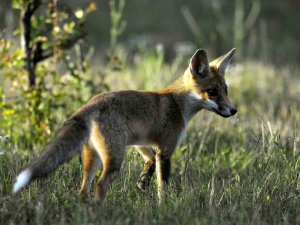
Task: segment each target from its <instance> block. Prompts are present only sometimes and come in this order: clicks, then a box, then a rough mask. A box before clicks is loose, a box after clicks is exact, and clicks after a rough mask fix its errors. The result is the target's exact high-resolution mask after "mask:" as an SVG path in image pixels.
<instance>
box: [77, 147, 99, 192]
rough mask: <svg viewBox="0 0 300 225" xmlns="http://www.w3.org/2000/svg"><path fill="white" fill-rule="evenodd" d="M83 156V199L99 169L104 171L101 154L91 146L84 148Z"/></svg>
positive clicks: (81, 190) (81, 189)
mask: <svg viewBox="0 0 300 225" xmlns="http://www.w3.org/2000/svg"><path fill="white" fill-rule="evenodd" d="M81 156H82V162H83V175H82V184H81V188H80V191H79V194H80V196H81V197H84V196H85V194H86V193H87V192H88V191H89V189H90V186H91V183H92V181H93V180H94V178H95V176H96V173H97V171H98V169H99V168H100V169H102V168H101V166H102V165H101V160H100V157H99V154H98V153H97V152H96V151H95V149H94V148H93V147H92V145H90V144H86V145H84V146H83V149H82V152H81Z"/></svg>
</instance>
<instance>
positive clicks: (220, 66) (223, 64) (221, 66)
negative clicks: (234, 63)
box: [209, 48, 236, 75]
mask: <svg viewBox="0 0 300 225" xmlns="http://www.w3.org/2000/svg"><path fill="white" fill-rule="evenodd" d="M235 50H236V49H235V48H233V49H232V50H231V51H229V52H228V53H227V54H225V55H222V56H220V57H219V58H217V59H215V60H214V61H212V62H210V63H209V66H210V67H213V68H215V69H217V71H218V72H219V73H220V74H223V75H224V74H225V70H226V68H227V66H228V64H229V62H230V60H231V59H232V57H233V55H234V53H235Z"/></svg>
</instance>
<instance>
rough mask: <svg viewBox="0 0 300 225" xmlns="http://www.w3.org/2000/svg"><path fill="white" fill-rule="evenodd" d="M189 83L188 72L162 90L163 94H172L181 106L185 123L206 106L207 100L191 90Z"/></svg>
mask: <svg viewBox="0 0 300 225" xmlns="http://www.w3.org/2000/svg"><path fill="white" fill-rule="evenodd" d="M189 87H190V85H188V84H187V79H186V74H185V75H183V76H181V77H180V78H178V79H177V80H176V81H175V82H173V83H171V84H170V85H168V86H167V87H166V88H164V89H162V90H160V91H159V92H160V93H161V94H171V95H172V96H173V98H174V100H175V102H176V104H177V105H178V106H179V108H180V111H181V113H182V117H183V119H184V121H185V125H187V124H188V122H189V121H190V120H191V118H192V117H193V116H194V115H195V114H196V113H197V112H199V111H200V110H201V109H203V108H204V104H205V102H204V101H203V100H202V99H201V97H200V96H199V95H197V94H196V93H195V92H194V91H193V90H191V89H190V88H189Z"/></svg>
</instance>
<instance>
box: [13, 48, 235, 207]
mask: <svg viewBox="0 0 300 225" xmlns="http://www.w3.org/2000/svg"><path fill="white" fill-rule="evenodd" d="M235 51H236V49H235V48H233V49H232V50H231V51H229V52H228V53H226V54H224V55H222V56H220V57H218V58H216V59H215V60H213V61H211V62H209V60H208V56H207V52H206V51H205V50H204V49H198V50H197V51H196V52H195V53H194V54H193V56H192V57H191V59H190V60H189V65H188V67H187V69H186V70H185V72H184V73H183V75H182V76H181V77H179V78H178V79H177V80H176V81H174V82H173V83H171V84H169V85H168V86H166V87H165V88H163V89H161V90H157V91H135V90H124V91H117V92H108V93H100V94H97V95H95V96H94V97H92V98H91V100H89V101H88V102H87V103H86V104H85V105H83V106H82V107H81V108H79V109H78V110H77V111H76V112H75V113H73V114H72V115H71V116H70V117H69V118H68V119H67V120H66V122H64V124H63V126H62V127H61V128H60V130H59V131H58V132H57V134H56V136H55V137H54V138H53V140H52V141H50V143H49V144H48V145H46V147H45V149H44V151H42V153H41V154H40V155H39V156H38V157H37V158H35V159H34V160H33V161H32V162H31V163H30V164H29V165H28V166H27V167H26V169H24V170H23V171H22V172H21V173H20V174H19V175H18V176H17V177H16V179H15V182H14V184H13V189H12V192H13V193H17V192H19V191H20V189H22V188H24V187H25V186H27V185H28V184H29V183H30V182H31V181H33V180H34V179H37V178H40V177H44V176H46V175H48V174H50V173H52V172H54V171H55V170H56V169H57V168H58V167H59V166H60V165H62V164H63V163H65V162H68V161H70V160H71V159H72V158H73V157H74V156H75V155H76V154H78V153H81V155H82V164H83V166H82V168H83V172H82V184H81V188H80V191H79V193H80V196H86V194H87V192H88V191H89V189H90V186H91V183H92V181H93V180H94V178H95V176H96V173H97V171H98V169H99V168H101V176H100V178H99V179H98V180H97V182H96V188H95V192H94V200H95V202H100V203H102V202H103V201H104V199H105V196H106V193H107V192H108V190H109V188H110V186H111V185H112V183H113V181H114V180H115V179H116V177H117V175H118V173H119V172H120V169H121V166H122V162H123V160H124V156H125V154H126V149H127V146H135V149H137V151H138V152H139V153H140V154H141V156H142V158H143V160H144V161H145V164H144V168H143V170H142V172H141V174H140V176H139V178H138V181H137V186H138V188H139V189H141V190H142V191H145V190H146V188H147V187H148V186H149V183H150V181H151V177H152V175H153V174H154V172H156V177H157V194H158V201H159V202H162V201H163V199H164V196H165V193H166V191H165V190H166V187H167V185H168V182H169V178H170V175H171V157H172V154H173V153H174V151H175V149H176V148H177V147H178V146H179V145H180V143H181V142H182V140H183V138H184V136H185V133H186V128H187V125H188V123H189V122H190V120H191V119H192V118H193V117H194V116H195V115H196V113H197V112H199V111H201V110H202V109H205V110H208V111H211V112H214V113H216V114H217V115H219V116H221V117H224V118H227V117H231V116H233V115H235V114H236V113H237V109H236V108H235V107H234V105H233V104H232V102H231V100H230V99H229V97H228V90H227V84H226V81H225V70H226V68H227V67H228V65H229V62H230V61H231V59H232V58H233V56H234V54H235Z"/></svg>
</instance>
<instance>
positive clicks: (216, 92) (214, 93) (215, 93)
mask: <svg viewBox="0 0 300 225" xmlns="http://www.w3.org/2000/svg"><path fill="white" fill-rule="evenodd" d="M207 93H208V95H209V96H211V97H215V96H218V90H217V89H209V90H207Z"/></svg>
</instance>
